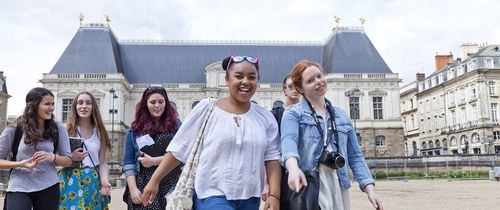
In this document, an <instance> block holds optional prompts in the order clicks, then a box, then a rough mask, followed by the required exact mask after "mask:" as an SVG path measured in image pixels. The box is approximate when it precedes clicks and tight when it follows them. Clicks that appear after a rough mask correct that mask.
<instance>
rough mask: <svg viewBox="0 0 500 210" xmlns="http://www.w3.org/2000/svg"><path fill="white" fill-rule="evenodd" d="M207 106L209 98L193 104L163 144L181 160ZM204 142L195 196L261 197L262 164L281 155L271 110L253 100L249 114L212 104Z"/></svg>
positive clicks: (183, 158)
mask: <svg viewBox="0 0 500 210" xmlns="http://www.w3.org/2000/svg"><path fill="white" fill-rule="evenodd" d="M207 107H208V99H204V100H202V101H200V103H198V105H196V107H194V109H193V110H192V111H191V113H189V115H188V117H187V118H186V120H185V121H184V122H183V123H182V126H181V127H180V128H179V131H177V134H176V135H175V137H174V138H173V140H172V142H171V143H170V145H169V146H168V148H167V152H171V153H172V155H173V156H174V157H175V158H176V159H178V160H180V161H181V162H186V160H187V159H188V157H189V153H190V152H191V148H192V147H193V145H194V141H195V138H196V136H197V135H198V132H199V129H200V127H201V124H202V123H203V120H204V114H205V110H206V109H207ZM202 141H203V142H202V144H201V153H200V160H199V163H198V168H197V171H196V177H195V190H196V194H197V196H198V198H200V199H203V198H207V197H210V196H218V195H224V196H226V198H227V199H228V200H236V199H248V198H251V197H260V193H261V192H262V189H263V186H264V167H265V165H264V162H265V161H268V160H279V158H280V152H279V135H278V124H277V123H276V120H275V119H274V117H273V115H272V114H271V112H270V111H269V110H266V109H264V108H263V107H260V106H259V105H256V104H254V103H251V106H250V110H249V111H248V112H247V113H245V114H242V115H236V114H231V113H229V112H226V111H224V110H222V109H220V108H218V107H215V108H214V110H213V112H212V114H211V116H210V118H209V120H208V123H207V127H206V128H205V132H204V138H203V140H202Z"/></svg>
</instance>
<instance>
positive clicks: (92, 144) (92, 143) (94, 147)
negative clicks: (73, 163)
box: [78, 127, 101, 168]
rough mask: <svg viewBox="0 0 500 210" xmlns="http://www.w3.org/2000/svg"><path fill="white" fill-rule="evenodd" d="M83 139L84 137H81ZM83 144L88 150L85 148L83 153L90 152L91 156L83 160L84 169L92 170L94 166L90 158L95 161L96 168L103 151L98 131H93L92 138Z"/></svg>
mask: <svg viewBox="0 0 500 210" xmlns="http://www.w3.org/2000/svg"><path fill="white" fill-rule="evenodd" d="M78 132H80V127H78ZM81 138H83V137H81ZM83 142H84V143H85V146H86V148H85V147H84V148H83V151H88V152H89V155H88V156H87V157H85V158H84V159H83V160H82V167H89V168H92V167H94V165H92V161H91V160H90V157H92V160H93V161H94V164H95V166H98V165H99V150H100V149H101V141H100V140H99V137H98V136H97V129H96V128H94V129H93V133H92V136H91V137H90V138H88V139H85V138H84V139H83Z"/></svg>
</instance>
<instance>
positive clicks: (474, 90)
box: [470, 85, 477, 98]
mask: <svg viewBox="0 0 500 210" xmlns="http://www.w3.org/2000/svg"><path fill="white" fill-rule="evenodd" d="M476 94H477V93H476V86H475V85H471V86H470V97H471V98H476V97H477V95H476Z"/></svg>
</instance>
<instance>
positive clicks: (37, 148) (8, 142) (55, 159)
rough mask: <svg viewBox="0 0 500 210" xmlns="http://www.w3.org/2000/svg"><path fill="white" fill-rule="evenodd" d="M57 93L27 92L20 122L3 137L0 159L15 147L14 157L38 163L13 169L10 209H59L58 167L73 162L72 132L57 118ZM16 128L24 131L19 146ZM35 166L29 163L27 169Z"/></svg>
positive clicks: (4, 157) (7, 196) (7, 129)
mask: <svg viewBox="0 0 500 210" xmlns="http://www.w3.org/2000/svg"><path fill="white" fill-rule="evenodd" d="M53 112H54V94H52V92H50V90H47V89H45V88H41V87H37V88H33V89H31V90H30V91H29V92H28V94H27V95H26V108H25V109H24V113H23V115H22V116H21V117H19V118H17V120H16V125H15V126H10V127H8V128H6V129H5V130H4V131H3V133H2V135H1V136H0V158H1V159H6V158H7V156H8V155H9V153H11V152H13V153H15V151H13V149H14V150H15V149H17V154H16V155H15V157H13V160H16V161H19V162H23V163H26V160H29V161H28V162H30V163H31V164H36V166H35V167H34V168H32V169H31V170H29V169H26V166H25V167H23V168H21V167H17V168H13V169H12V171H11V173H10V178H9V184H8V188H7V194H6V204H4V205H6V207H7V209H8V210H31V209H33V210H42V209H50V210H55V209H57V205H58V204H59V179H58V177H57V171H56V166H69V165H71V159H70V157H71V151H70V146H69V141H68V133H67V132H66V129H65V128H64V126H63V125H62V124H60V123H56V122H55V120H54V115H53ZM16 129H20V130H18V132H22V134H21V135H18V136H19V139H17V142H18V146H17V147H16V148H13V147H15V143H14V142H15V141H16V140H15V138H16V137H15V136H16ZM29 167H32V166H28V167H27V168H29Z"/></svg>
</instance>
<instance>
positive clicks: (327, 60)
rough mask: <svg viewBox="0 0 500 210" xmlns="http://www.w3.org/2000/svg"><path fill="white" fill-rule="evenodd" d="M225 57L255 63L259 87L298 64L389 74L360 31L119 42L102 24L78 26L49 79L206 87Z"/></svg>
mask: <svg viewBox="0 0 500 210" xmlns="http://www.w3.org/2000/svg"><path fill="white" fill-rule="evenodd" d="M228 55H254V56H257V57H259V64H260V73H261V74H260V75H261V79H260V81H261V82H263V83H281V80H282V78H283V76H284V75H287V74H289V73H290V70H291V69H292V67H293V66H294V65H295V64H296V63H297V62H298V61H299V60H302V59H307V60H313V61H316V62H319V63H321V64H322V65H323V67H324V69H325V71H326V72H327V73H392V71H391V70H390V69H389V67H388V66H387V64H386V63H385V61H384V60H383V59H382V57H381V56H380V54H379V53H378V51H377V50H376V48H375V47H374V46H373V44H372V43H371V41H370V40H369V38H368V36H367V35H366V34H365V32H364V31H363V30H362V29H352V28H338V29H336V30H334V31H333V32H332V34H331V35H330V37H329V38H328V39H327V40H326V41H325V42H320V41H318V42H279V41H254V42H252V41H205V42H204V41H176V40H165V41H156V40H149V41H126V40H124V41H118V39H117V38H116V36H115V35H114V33H113V32H112V31H111V29H110V28H109V27H107V26H105V25H103V24H87V25H84V26H81V27H80V28H79V30H78V32H77V33H76V35H75V36H74V37H73V39H72V40H71V42H70V43H69V45H68V47H67V48H66V50H65V51H64V53H63V54H62V55H61V57H60V58H59V60H58V61H57V63H56V64H55V65H54V67H53V68H52V70H51V71H50V73H51V74H58V73H123V74H124V75H125V77H126V78H127V80H128V81H129V82H130V83H205V74H204V69H205V67H206V66H208V65H209V64H211V63H214V62H216V61H221V60H222V59H223V58H225V57H227V56H228Z"/></svg>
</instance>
